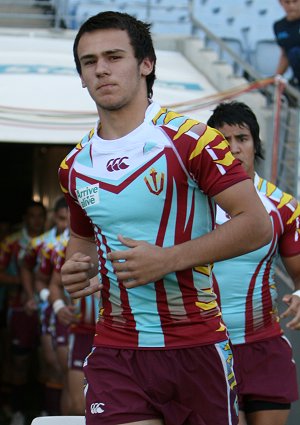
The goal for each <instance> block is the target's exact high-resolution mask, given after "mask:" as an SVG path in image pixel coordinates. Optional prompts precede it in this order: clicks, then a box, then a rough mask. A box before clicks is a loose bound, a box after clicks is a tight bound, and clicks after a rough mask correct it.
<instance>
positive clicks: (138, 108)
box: [98, 99, 149, 140]
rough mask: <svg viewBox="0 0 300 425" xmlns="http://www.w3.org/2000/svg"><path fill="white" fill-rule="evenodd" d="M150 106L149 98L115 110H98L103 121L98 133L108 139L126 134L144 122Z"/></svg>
mask: <svg viewBox="0 0 300 425" xmlns="http://www.w3.org/2000/svg"><path fill="white" fill-rule="evenodd" d="M148 106H149V101H148V99H143V100H141V101H140V102H135V103H134V104H130V105H126V106H125V107H123V108H120V109H117V110H115V111H107V110H103V109H100V110H98V112H99V116H100V122H101V124H100V126H99V128H98V135H99V136H100V137H101V138H102V139H106V140H115V139H119V138H121V137H124V136H126V135H127V134H129V133H131V132H132V131H133V130H134V129H136V128H137V127H139V126H140V125H141V124H142V123H143V121H144V119H145V112H146V109H147V108H148Z"/></svg>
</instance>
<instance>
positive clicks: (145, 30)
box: [73, 11, 156, 98]
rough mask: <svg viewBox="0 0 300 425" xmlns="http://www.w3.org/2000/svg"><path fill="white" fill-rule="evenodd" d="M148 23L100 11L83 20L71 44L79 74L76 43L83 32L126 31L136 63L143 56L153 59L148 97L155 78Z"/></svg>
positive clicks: (148, 77)
mask: <svg viewBox="0 0 300 425" xmlns="http://www.w3.org/2000/svg"><path fill="white" fill-rule="evenodd" d="M150 27H151V25H150V24H147V23H145V22H142V21H139V20H138V19H136V18H134V17H133V16H131V15H128V14H127V13H121V12H112V11H107V12H101V13H98V14H97V15H94V16H91V17H90V18H89V19H88V20H87V21H85V22H84V23H83V24H82V25H81V27H80V28H79V31H78V33H77V35H76V37H75V40H74V44H73V55H74V60H75V64H76V69H77V71H78V74H79V75H81V66H80V61H79V58H78V44H79V40H80V38H81V37H82V35H83V34H84V33H87V32H93V31H96V30H100V29H112V28H113V29H120V30H122V31H127V33H128V36H129V39H130V43H131V45H132V47H133V50H134V55H135V57H136V58H137V60H138V63H139V64H140V63H142V61H143V60H144V59H145V58H148V59H150V60H151V61H153V70H152V72H151V73H150V74H149V75H147V77H146V82H147V93H148V97H149V98H151V97H152V96H153V89H152V88H153V84H154V80H155V78H156V76H155V64H156V55H155V50H154V47H153V41H152V37H151V33H150Z"/></svg>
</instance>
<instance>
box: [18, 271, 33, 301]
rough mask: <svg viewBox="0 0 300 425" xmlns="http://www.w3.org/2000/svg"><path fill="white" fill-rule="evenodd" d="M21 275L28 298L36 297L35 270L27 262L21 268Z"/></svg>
mask: <svg viewBox="0 0 300 425" xmlns="http://www.w3.org/2000/svg"><path fill="white" fill-rule="evenodd" d="M20 276H21V281H22V285H23V288H24V291H25V294H26V298H27V300H29V299H31V298H33V297H34V274H33V270H32V269H30V268H28V267H27V266H26V264H22V266H21V268H20Z"/></svg>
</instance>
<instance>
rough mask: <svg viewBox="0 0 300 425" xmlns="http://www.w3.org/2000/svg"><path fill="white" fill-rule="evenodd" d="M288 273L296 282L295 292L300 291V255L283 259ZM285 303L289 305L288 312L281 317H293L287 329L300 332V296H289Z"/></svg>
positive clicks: (285, 298)
mask: <svg viewBox="0 0 300 425" xmlns="http://www.w3.org/2000/svg"><path fill="white" fill-rule="evenodd" d="M282 261H283V264H284V266H285V268H286V271H287V272H288V274H289V275H290V277H291V279H292V280H293V282H294V285H295V290H299V289H300V254H299V255H295V256H293V257H282ZM283 301H284V302H285V303H286V304H287V305H288V308H287V309H286V311H285V312H284V313H283V314H282V315H281V317H282V318H285V317H289V316H293V319H292V320H291V321H289V322H288V323H287V325H286V326H287V328H290V329H299V330H300V297H299V296H298V295H293V294H287V295H285V296H284V297H283Z"/></svg>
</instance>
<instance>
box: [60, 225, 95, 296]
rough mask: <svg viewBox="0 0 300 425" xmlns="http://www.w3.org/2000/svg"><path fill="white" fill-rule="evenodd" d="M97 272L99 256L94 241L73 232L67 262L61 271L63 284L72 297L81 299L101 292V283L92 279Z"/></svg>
mask: <svg viewBox="0 0 300 425" xmlns="http://www.w3.org/2000/svg"><path fill="white" fill-rule="evenodd" d="M97 272H98V256H97V251H96V245H95V241H94V239H93V238H83V237H81V236H79V235H76V234H75V233H74V232H71V236H70V240H69V243H68V247H67V253H66V262H65V264H64V265H63V266H62V269H61V278H62V283H63V285H64V287H65V288H66V290H67V291H68V292H69V293H70V295H71V297H72V298H80V297H84V296H86V295H90V294H93V293H94V292H96V291H99V289H100V288H101V285H100V283H99V282H98V280H97V279H94V280H93V279H92V278H93V277H94V276H96V275H97ZM90 279H92V280H91V281H90Z"/></svg>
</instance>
